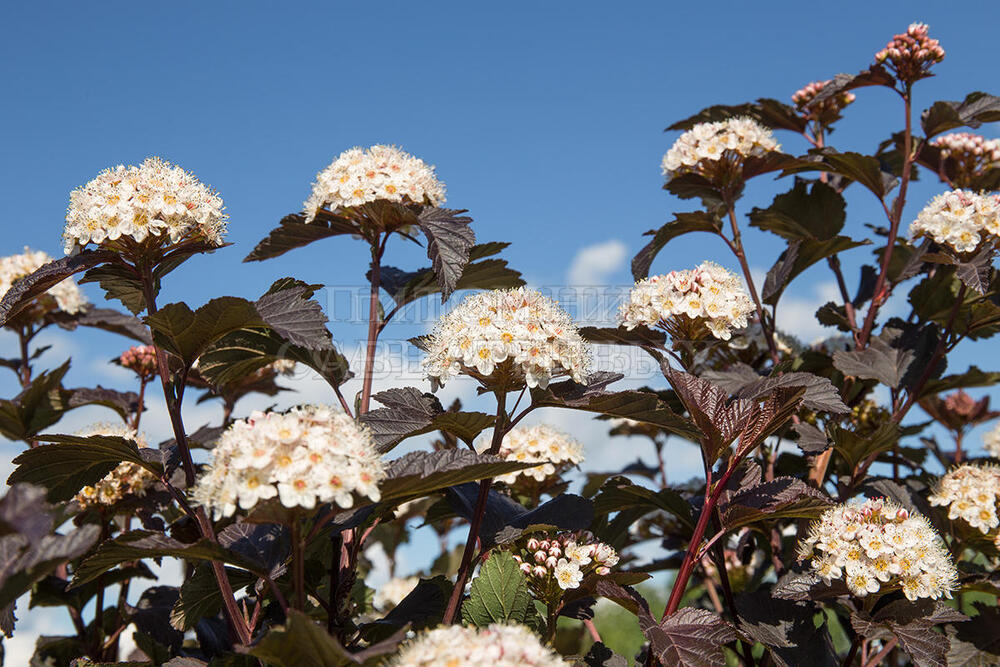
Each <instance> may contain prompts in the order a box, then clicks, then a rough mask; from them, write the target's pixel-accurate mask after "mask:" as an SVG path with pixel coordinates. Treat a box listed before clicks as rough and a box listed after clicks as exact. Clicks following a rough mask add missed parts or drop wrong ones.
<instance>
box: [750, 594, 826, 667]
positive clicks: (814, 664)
mask: <svg viewBox="0 0 1000 667" xmlns="http://www.w3.org/2000/svg"><path fill="white" fill-rule="evenodd" d="M736 608H737V609H738V610H739V618H740V625H739V631H740V632H741V634H744V635H747V636H749V637H750V639H751V640H752V641H756V642H760V643H761V644H764V645H765V646H767V647H768V648H769V649H770V651H771V655H772V657H773V658H774V659H775V663H776V664H777V665H778V666H779V667H799V665H809V666H810V667H837V666H838V665H839V664H840V662H839V661H838V660H837V653H836V651H835V650H834V648H833V642H832V640H831V638H830V633H829V632H828V631H827V629H826V627H825V626H823V625H821V626H820V627H818V628H817V627H815V625H814V624H813V616H814V614H815V612H816V611H817V609H816V606H815V605H813V604H806V603H796V602H792V601H788V600H783V599H781V598H778V597H774V596H773V595H771V592H770V591H768V590H764V589H760V590H757V591H755V592H754V593H749V594H744V595H741V596H739V597H738V598H737V600H736Z"/></svg>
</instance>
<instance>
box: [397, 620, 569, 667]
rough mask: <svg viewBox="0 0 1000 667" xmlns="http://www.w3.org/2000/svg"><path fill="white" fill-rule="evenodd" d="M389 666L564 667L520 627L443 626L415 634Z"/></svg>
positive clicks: (530, 633) (554, 653)
mask: <svg viewBox="0 0 1000 667" xmlns="http://www.w3.org/2000/svg"><path fill="white" fill-rule="evenodd" d="M388 664H389V665H390V666H391V667H483V665H489V667H563V666H564V665H567V664H568V663H566V662H565V661H563V659H562V658H561V657H560V656H559V654H558V653H556V652H555V651H553V650H552V649H550V648H548V647H547V646H545V645H544V644H543V643H542V641H541V640H540V639H539V638H538V637H537V636H536V635H535V634H533V633H532V632H531V630H529V629H528V628H526V627H524V626H523V625H500V624H493V625H490V626H489V627H487V628H474V627H466V626H462V625H443V626H440V627H437V628H434V629H433V630H430V631H428V632H424V633H422V634H420V635H417V636H416V637H415V638H414V639H412V640H410V641H408V642H407V643H406V644H404V645H403V648H402V649H401V650H400V652H399V654H398V655H397V656H396V657H395V658H394V659H393V660H391V661H390V662H389V663H388Z"/></svg>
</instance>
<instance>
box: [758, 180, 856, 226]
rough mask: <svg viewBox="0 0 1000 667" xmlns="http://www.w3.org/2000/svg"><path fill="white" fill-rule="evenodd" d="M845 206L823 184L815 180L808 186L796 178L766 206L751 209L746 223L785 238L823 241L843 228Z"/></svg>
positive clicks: (837, 194)
mask: <svg viewBox="0 0 1000 667" xmlns="http://www.w3.org/2000/svg"><path fill="white" fill-rule="evenodd" d="M845 208H846V202H845V201H844V198H843V196H842V195H841V194H840V193H838V192H837V191H836V190H834V189H833V188H831V187H830V186H829V185H827V184H826V183H822V182H820V181H816V182H814V183H813V184H812V187H811V188H810V187H809V185H808V184H807V183H806V182H805V181H802V180H798V179H796V181H795V185H794V186H793V187H792V189H791V190H789V191H788V192H785V193H783V194H780V195H778V196H776V197H775V198H774V201H773V202H772V203H771V205H770V206H769V207H768V208H765V209H760V208H755V209H753V211H751V212H750V224H751V226H753V227H757V228H759V229H763V230H767V231H770V232H773V233H775V234H777V235H779V236H782V237H784V238H786V239H789V240H795V239H807V240H808V239H812V240H817V241H825V240H829V239H831V238H833V237H834V236H836V235H837V234H838V233H839V232H840V230H841V229H843V228H844V220H845V219H846V213H845Z"/></svg>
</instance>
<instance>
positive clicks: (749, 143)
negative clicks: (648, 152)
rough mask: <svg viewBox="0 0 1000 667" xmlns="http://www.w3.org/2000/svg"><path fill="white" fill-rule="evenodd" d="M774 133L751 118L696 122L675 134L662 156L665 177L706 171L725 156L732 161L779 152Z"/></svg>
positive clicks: (709, 170)
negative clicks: (671, 143) (686, 129)
mask: <svg viewBox="0 0 1000 667" xmlns="http://www.w3.org/2000/svg"><path fill="white" fill-rule="evenodd" d="M780 150H781V146H780V145H779V144H778V142H777V141H775V140H774V134H773V133H772V132H771V130H769V129H768V128H766V127H764V126H763V125H760V124H759V123H757V122H756V121H755V120H753V119H752V118H729V119H727V120H723V121H719V122H716V123H699V124H697V125H695V126H694V127H693V128H691V129H690V130H688V131H687V132H685V133H684V134H682V135H681V136H680V137H678V139H677V141H676V142H674V145H673V146H672V147H671V148H670V150H669V151H667V154H666V155H664V156H663V163H662V165H661V166H662V168H663V175H664V176H666V177H667V179H668V180H669V179H671V178H673V177H674V176H677V175H679V174H683V173H687V172H693V171H697V172H703V173H706V174H709V173H711V171H712V170H713V169H714V168H715V167H716V163H718V162H719V161H720V160H722V159H723V158H724V157H726V155H727V151H728V155H729V156H731V157H732V158H733V159H735V160H742V159H743V158H746V157H751V156H761V155H765V154H767V153H770V152H773V151H780Z"/></svg>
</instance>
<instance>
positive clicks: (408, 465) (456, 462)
mask: <svg viewBox="0 0 1000 667" xmlns="http://www.w3.org/2000/svg"><path fill="white" fill-rule="evenodd" d="M533 465H537V464H532V463H518V462H514V461H507V460H505V459H502V458H500V457H498V456H490V455H489V454H477V453H475V452H473V451H469V450H467V449H443V450H439V451H436V452H410V453H409V454H406V455H404V456H402V457H400V458H398V459H396V460H394V461H392V462H390V463H389V465H388V466H387V467H386V478H385V480H384V481H383V482H382V484H381V487H380V488H381V492H382V500H390V499H394V498H405V497H419V496H426V495H428V494H430V493H433V492H434V491H439V490H441V489H445V488H448V487H450V486H455V485H458V484H463V483H465V482H475V481H479V480H481V479H486V478H488V477H498V476H499V475H504V474H506V473H509V472H515V471H517V470H524V469H525V468H530V467H532V466H533Z"/></svg>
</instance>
